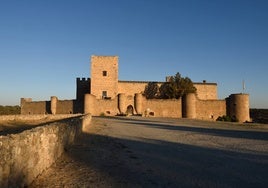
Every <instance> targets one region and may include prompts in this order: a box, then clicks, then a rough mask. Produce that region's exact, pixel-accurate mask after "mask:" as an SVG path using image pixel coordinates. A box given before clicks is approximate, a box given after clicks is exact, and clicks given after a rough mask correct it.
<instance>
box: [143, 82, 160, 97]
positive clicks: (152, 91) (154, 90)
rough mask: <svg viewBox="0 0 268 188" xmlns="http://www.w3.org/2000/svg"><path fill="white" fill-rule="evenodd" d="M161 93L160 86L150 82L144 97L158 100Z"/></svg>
mask: <svg viewBox="0 0 268 188" xmlns="http://www.w3.org/2000/svg"><path fill="white" fill-rule="evenodd" d="M158 91H159V86H158V84H157V83H156V82H149V83H148V84H147V85H146V86H145V90H144V95H145V97H146V98H147V99H154V98H157V96H158Z"/></svg>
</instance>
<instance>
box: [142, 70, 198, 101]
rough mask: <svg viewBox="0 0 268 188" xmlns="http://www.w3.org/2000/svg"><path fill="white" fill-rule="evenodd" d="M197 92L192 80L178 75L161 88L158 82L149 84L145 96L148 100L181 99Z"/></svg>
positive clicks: (170, 78)
mask: <svg viewBox="0 0 268 188" xmlns="http://www.w3.org/2000/svg"><path fill="white" fill-rule="evenodd" d="M195 92H196V88H195V87H194V84H193V82H192V80H191V79H190V78H188V77H182V76H181V74H180V73H177V74H176V75H175V76H170V77H169V80H168V81H167V82H164V83H163V84H161V85H160V86H159V84H158V83H157V82H149V83H148V84H147V85H146V87H145V90H144V96H145V97H146V98H147V99H179V98H181V97H182V96H183V95H185V94H187V93H195Z"/></svg>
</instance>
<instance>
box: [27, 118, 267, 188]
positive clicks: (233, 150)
mask: <svg viewBox="0 0 268 188" xmlns="http://www.w3.org/2000/svg"><path fill="white" fill-rule="evenodd" d="M267 185H268V129H267V127H265V126H262V125H258V126H252V125H247V126H241V125H238V124H232V123H229V124H228V123H227V124H226V123H221V122H219V123H218V122H203V121H194V120H187V119H167V118H165V119H161V118H141V117H131V118H127V117H111V118H105V117H94V118H93V120H92V123H91V125H90V127H89V129H88V132H87V133H83V135H81V137H80V138H79V140H78V141H77V142H76V144H75V145H74V146H73V147H71V148H70V149H69V150H68V151H66V153H65V154H64V155H63V156H62V157H61V158H60V159H59V160H58V161H57V162H56V163H55V164H54V165H53V166H52V167H51V168H49V169H48V170H46V171H45V172H44V173H43V174H42V175H40V176H39V177H38V178H37V179H36V180H35V181H34V182H33V183H32V184H31V185H30V186H29V187H267Z"/></svg>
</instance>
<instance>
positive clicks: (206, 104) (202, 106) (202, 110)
mask: <svg viewBox="0 0 268 188" xmlns="http://www.w3.org/2000/svg"><path fill="white" fill-rule="evenodd" d="M223 115H226V101H225V100H197V101H196V118H197V119H203V120H214V121H215V120H216V119H217V118H218V117H219V116H223Z"/></svg>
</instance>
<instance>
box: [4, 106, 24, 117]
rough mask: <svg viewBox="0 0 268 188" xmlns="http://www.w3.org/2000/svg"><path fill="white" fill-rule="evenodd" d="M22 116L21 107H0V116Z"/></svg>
mask: <svg viewBox="0 0 268 188" xmlns="http://www.w3.org/2000/svg"><path fill="white" fill-rule="evenodd" d="M13 114H20V106H2V105H0V115H13Z"/></svg>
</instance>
